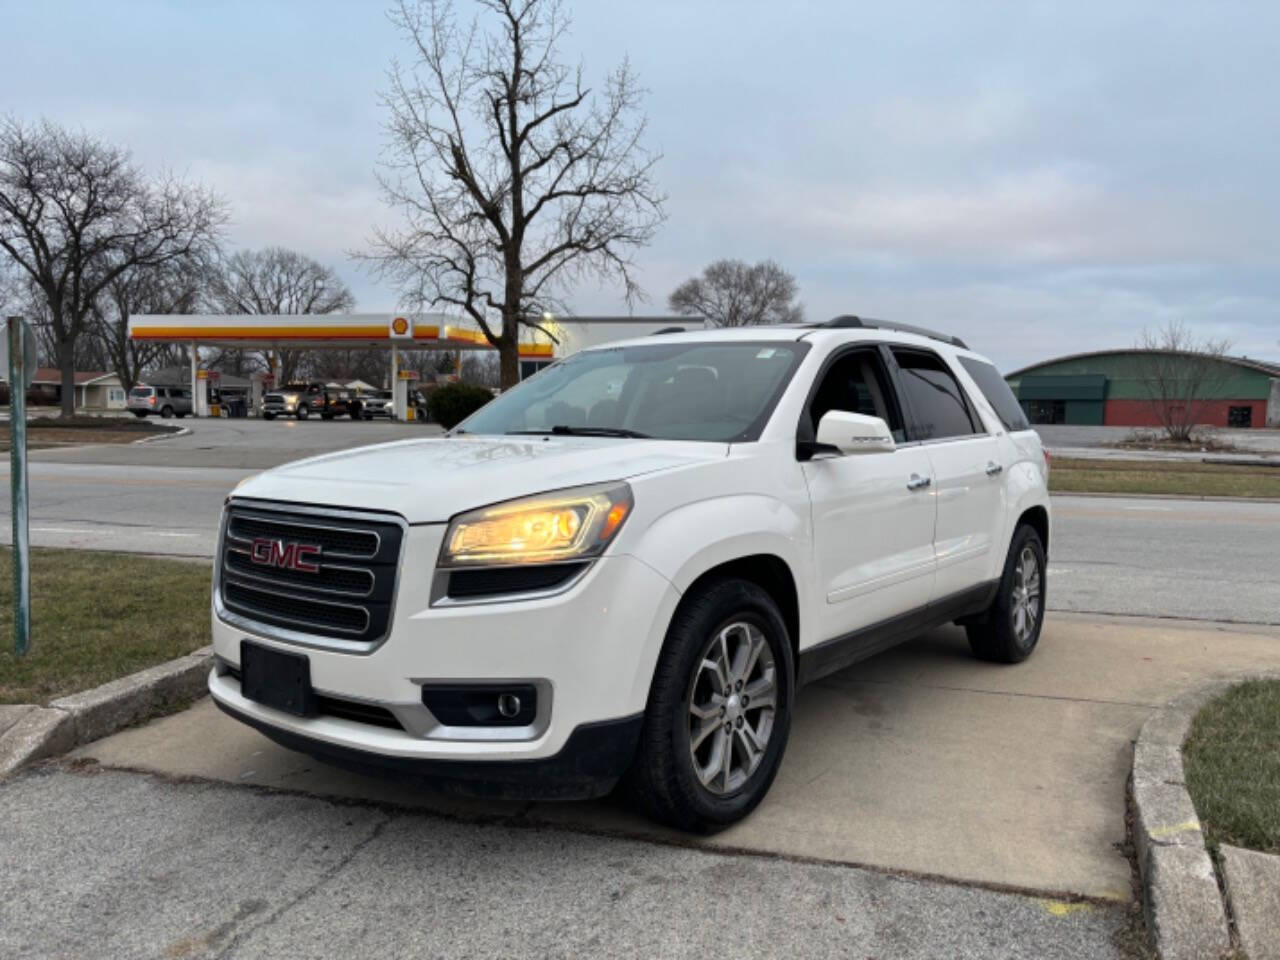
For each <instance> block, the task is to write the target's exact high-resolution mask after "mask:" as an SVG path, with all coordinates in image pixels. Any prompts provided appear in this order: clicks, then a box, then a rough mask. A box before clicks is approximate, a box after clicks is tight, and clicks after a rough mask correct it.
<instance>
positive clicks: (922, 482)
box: [907, 473, 933, 490]
mask: <svg viewBox="0 0 1280 960" xmlns="http://www.w3.org/2000/svg"><path fill="white" fill-rule="evenodd" d="M931 483H933V477H922V476H920V474H918V473H913V474H912V475H911V479H910V480H908V481H907V489H908V490H923V489H924V488H925V487H927V486H929V485H930V484H931Z"/></svg>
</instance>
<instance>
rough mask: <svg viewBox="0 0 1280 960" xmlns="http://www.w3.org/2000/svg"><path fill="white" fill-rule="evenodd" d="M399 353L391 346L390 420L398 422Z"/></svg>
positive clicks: (393, 345) (394, 346)
mask: <svg viewBox="0 0 1280 960" xmlns="http://www.w3.org/2000/svg"><path fill="white" fill-rule="evenodd" d="M399 379H400V351H399V350H397V349H396V345H395V344H394V343H393V344H392V345H391V384H390V386H391V417H390V419H392V420H399V419H401V417H398V416H396V413H397V409H398V407H399V399H400V384H399V383H397V382H396V381H398V380H399Z"/></svg>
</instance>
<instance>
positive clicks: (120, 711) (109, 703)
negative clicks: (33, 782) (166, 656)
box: [0, 646, 213, 780]
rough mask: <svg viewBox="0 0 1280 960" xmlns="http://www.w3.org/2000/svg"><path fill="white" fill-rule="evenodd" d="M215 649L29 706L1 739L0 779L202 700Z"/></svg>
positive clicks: (202, 651) (201, 651) (208, 648)
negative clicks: (164, 711)
mask: <svg viewBox="0 0 1280 960" xmlns="http://www.w3.org/2000/svg"><path fill="white" fill-rule="evenodd" d="M212 665H213V647H211V646H209V647H202V648H200V649H199V650H197V651H195V653H191V654H188V655H187V656H185V657H178V658H177V659H176V660H170V661H168V662H167V663H161V664H159V665H157V666H154V667H148V668H147V669H145V670H140V671H138V672H137V673H134V674H130V675H129V676H127V677H121V678H120V679H119V680H112V681H111V682H110V683H104V684H103V685H102V686H100V687H94V688H93V689H92V690H86V691H84V692H83V693H76V694H72V695H71V696H69V697H60V698H58V699H57V700H54V701H53V702H51V703H50V704H49V706H47V707H33V708H31V710H30V711H28V712H27V713H25V714H24V715H23V716H22V718H21V719H20V720H18V722H17V723H15V724H14V725H13V726H12V727H10V728H9V729H8V730H6V731H5V732H4V734H3V735H0V780H2V779H4V778H5V777H7V776H10V775H11V774H14V773H17V772H18V771H19V770H21V769H23V768H24V767H26V766H29V765H30V764H32V763H35V762H36V761H37V760H43V759H45V758H46V757H51V756H54V755H56V754H59V753H66V752H67V751H68V750H72V749H74V748H75V747H78V746H79V745H80V744H82V743H88V742H89V741H91V740H98V739H101V738H102V737H105V736H108V735H110V734H112V733H115V732H116V731H117V730H121V729H123V728H124V727H128V726H131V725H133V724H135V723H138V722H140V721H142V720H146V719H147V718H148V717H150V716H151V715H152V714H153V713H155V712H156V711H157V710H160V709H164V708H167V707H170V706H174V705H177V704H182V703H187V702H189V701H191V700H194V699H196V698H197V697H199V696H201V695H202V694H203V693H204V690H205V684H206V683H207V682H208V680H207V678H208V675H209V670H210V669H211V668H212Z"/></svg>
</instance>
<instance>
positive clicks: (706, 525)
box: [628, 494, 814, 646]
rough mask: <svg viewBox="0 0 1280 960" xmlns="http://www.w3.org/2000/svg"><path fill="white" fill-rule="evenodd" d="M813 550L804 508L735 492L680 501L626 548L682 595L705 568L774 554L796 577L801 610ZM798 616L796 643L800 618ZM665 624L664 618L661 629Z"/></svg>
mask: <svg viewBox="0 0 1280 960" xmlns="http://www.w3.org/2000/svg"><path fill="white" fill-rule="evenodd" d="M811 550H812V546H811V538H810V532H809V516H808V512H807V505H806V511H805V513H803V514H801V513H798V512H797V511H796V510H795V509H794V508H792V507H791V506H789V505H788V504H786V503H784V502H783V501H781V500H778V499H776V498H774V497H768V496H763V495H760V494H734V495H730V496H722V497H716V498H714V499H708V500H699V501H696V502H694V503H688V504H683V505H681V506H679V507H677V508H676V509H674V510H671V511H669V512H668V513H665V514H663V515H662V516H661V517H658V518H657V519H656V520H653V521H651V522H650V524H649V525H648V527H647V528H646V529H645V532H644V535H643V537H641V538H640V540H639V541H638V542H636V543H634V544H633V545H632V546H631V549H630V550H629V551H628V552H629V553H631V554H632V555H633V556H635V557H636V558H637V559H639V560H641V561H642V562H644V563H645V564H647V565H648V566H650V567H652V568H653V569H654V570H656V571H657V572H658V573H660V574H661V575H662V576H664V577H666V578H667V579H668V580H669V581H671V583H672V585H673V586H674V587H675V588H676V590H677V591H679V593H680V594H681V595H683V594H684V593H685V591H687V590H688V589H689V587H690V586H691V585H692V584H693V583H694V581H695V580H697V579H698V577H700V576H702V575H703V574H704V573H706V572H707V571H708V570H710V569H712V568H714V567H717V566H719V565H721V564H723V563H728V562H729V561H731V560H738V559H740V558H742V557H748V556H753V555H756V554H772V555H774V556H777V557H779V558H780V559H781V560H782V561H783V562H784V563H786V565H787V566H788V567H789V568H790V570H791V575H792V577H793V579H794V580H795V584H796V594H797V600H798V601H799V605H800V610H801V611H804V610H811V609H813V603H814V600H813V597H812V596H811V595H810V594H811V588H810V584H811V582H812V577H809V576H807V573H808V569H809V562H808V560H807V558H808V557H809V556H810V554H811ZM807 619H808V618H806V617H804V616H801V620H800V623H801V634H802V636H801V638H800V640H801V646H803V645H804V642H803V641H804V636H803V635H804V631H805V624H806V621H807ZM665 630H666V624H663V631H664V633H665Z"/></svg>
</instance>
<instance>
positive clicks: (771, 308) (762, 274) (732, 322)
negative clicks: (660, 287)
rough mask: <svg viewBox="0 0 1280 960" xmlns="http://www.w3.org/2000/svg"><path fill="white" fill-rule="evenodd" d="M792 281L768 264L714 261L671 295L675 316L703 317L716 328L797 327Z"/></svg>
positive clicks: (798, 311)
mask: <svg viewBox="0 0 1280 960" xmlns="http://www.w3.org/2000/svg"><path fill="white" fill-rule="evenodd" d="M796 292H797V291H796V278H795V277H793V276H792V275H791V274H789V273H787V271H785V270H783V269H782V267H780V266H778V264H776V263H774V262H773V261H772V260H764V261H762V262H760V263H757V264H756V265H755V266H752V265H750V264H747V263H744V262H743V261H741V260H717V261H715V263H713V264H711V265H710V266H709V267H707V269H705V270H703V271H702V276H700V277H691V278H690V279H688V280H686V281H685V282H684V283H682V284H680V286H678V287H676V289H675V290H674V291H673V292H672V294H671V296H670V298H669V299H668V301H667V302H668V304H669V305H670V307H671V309H672V310H674V311H675V312H676V313H681V314H684V315H686V316H696V317H705V318H706V319H707V320H710V321H711V322H712V323H714V324H715V325H716V326H718V327H746V326H751V325H753V324H758V323H799V322H800V321H802V320H803V319H804V307H802V306H801V305H800V304H798V303H796V302H795V299H796Z"/></svg>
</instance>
